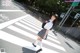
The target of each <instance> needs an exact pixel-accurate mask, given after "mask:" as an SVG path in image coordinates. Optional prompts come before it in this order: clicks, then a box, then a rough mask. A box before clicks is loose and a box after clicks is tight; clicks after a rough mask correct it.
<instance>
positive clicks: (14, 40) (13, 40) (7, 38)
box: [0, 30, 59, 53]
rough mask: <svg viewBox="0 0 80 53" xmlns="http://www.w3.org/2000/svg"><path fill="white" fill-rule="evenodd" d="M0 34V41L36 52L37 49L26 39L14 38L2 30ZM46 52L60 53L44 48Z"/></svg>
mask: <svg viewBox="0 0 80 53" xmlns="http://www.w3.org/2000/svg"><path fill="white" fill-rule="evenodd" d="M0 33H1V35H0V39H2V40H5V41H8V42H10V43H12V44H16V45H19V46H21V47H25V48H28V49H31V50H34V51H36V48H34V47H33V46H32V43H30V42H29V41H26V40H24V39H21V38H18V37H16V36H14V35H11V34H8V33H6V32H3V31H1V30H0ZM24 43H25V44H24ZM46 51H49V52H50V53H59V52H57V51H54V50H50V49H48V48H44V47H43V52H44V53H46ZM43 52H41V53H43Z"/></svg>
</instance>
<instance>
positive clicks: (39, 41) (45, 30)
mask: <svg viewBox="0 0 80 53" xmlns="http://www.w3.org/2000/svg"><path fill="white" fill-rule="evenodd" d="M56 18H57V16H56V15H52V16H51V19H50V20H49V21H46V24H45V26H44V28H43V29H42V30H41V31H40V32H39V33H38V36H37V40H36V41H35V42H34V43H33V46H34V47H36V46H37V45H38V44H39V46H40V49H39V50H38V51H37V52H40V51H42V40H43V39H45V38H46V36H47V34H48V32H49V31H50V30H51V28H52V26H53V24H54V21H55V20H56Z"/></svg>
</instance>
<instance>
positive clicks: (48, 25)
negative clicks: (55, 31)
mask: <svg viewBox="0 0 80 53" xmlns="http://www.w3.org/2000/svg"><path fill="white" fill-rule="evenodd" d="M52 26H53V21H52V20H49V22H48V23H46V24H45V26H44V28H43V29H42V30H41V31H40V32H39V33H38V36H39V37H41V38H42V39H43V38H44V36H45V33H46V30H50V29H51V28H52ZM45 38H46V37H45Z"/></svg>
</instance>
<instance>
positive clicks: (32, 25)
mask: <svg viewBox="0 0 80 53" xmlns="http://www.w3.org/2000/svg"><path fill="white" fill-rule="evenodd" d="M20 22H22V23H24V24H26V25H28V26H31V27H33V28H35V29H37V30H41V29H42V28H40V29H39V26H38V25H37V26H36V25H35V24H33V23H32V24H31V25H30V24H28V23H26V22H24V21H22V20H21V21H20ZM27 22H30V21H27ZM34 25H35V26H36V27H35V26H34ZM37 27H38V28H37ZM40 27H41V26H40ZM48 35H49V36H51V35H52V36H51V37H53V38H55V39H57V37H56V36H54V35H53V34H52V33H51V32H49V34H48Z"/></svg>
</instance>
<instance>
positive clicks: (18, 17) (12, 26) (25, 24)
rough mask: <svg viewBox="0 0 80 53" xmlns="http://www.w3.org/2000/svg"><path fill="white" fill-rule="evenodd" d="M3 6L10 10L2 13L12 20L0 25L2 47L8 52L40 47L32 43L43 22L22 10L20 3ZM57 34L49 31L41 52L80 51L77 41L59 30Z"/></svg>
mask: <svg viewBox="0 0 80 53" xmlns="http://www.w3.org/2000/svg"><path fill="white" fill-rule="evenodd" d="M15 6H16V7H15ZM13 7H15V8H13ZM3 8H4V9H5V10H6V9H7V10H8V9H9V11H5V10H3V11H1V12H0V14H4V15H5V16H8V18H9V19H10V20H9V21H7V22H3V23H1V24H0V26H2V27H0V49H1V48H4V49H5V52H6V53H35V51H36V50H38V49H39V47H36V48H34V47H33V46H32V43H33V42H34V41H35V40H36V34H37V33H38V31H40V30H41V29H42V28H41V24H42V23H41V22H40V21H39V20H37V19H36V18H35V17H33V16H31V15H30V14H27V13H25V11H24V10H21V9H20V8H19V5H14V4H13V6H12V7H11V8H8V7H7V8H6V7H3ZM1 9H2V8H1ZM13 9H14V10H19V11H14V10H13ZM10 10H11V11H10ZM56 35H57V36H56ZM56 35H55V34H54V33H52V32H51V31H50V32H49V34H48V38H47V40H43V51H42V52H40V53H46V52H50V53H80V46H79V45H78V44H77V43H75V42H74V41H72V40H71V39H68V38H67V39H65V38H64V37H63V36H62V35H61V34H60V33H58V32H56Z"/></svg>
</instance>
